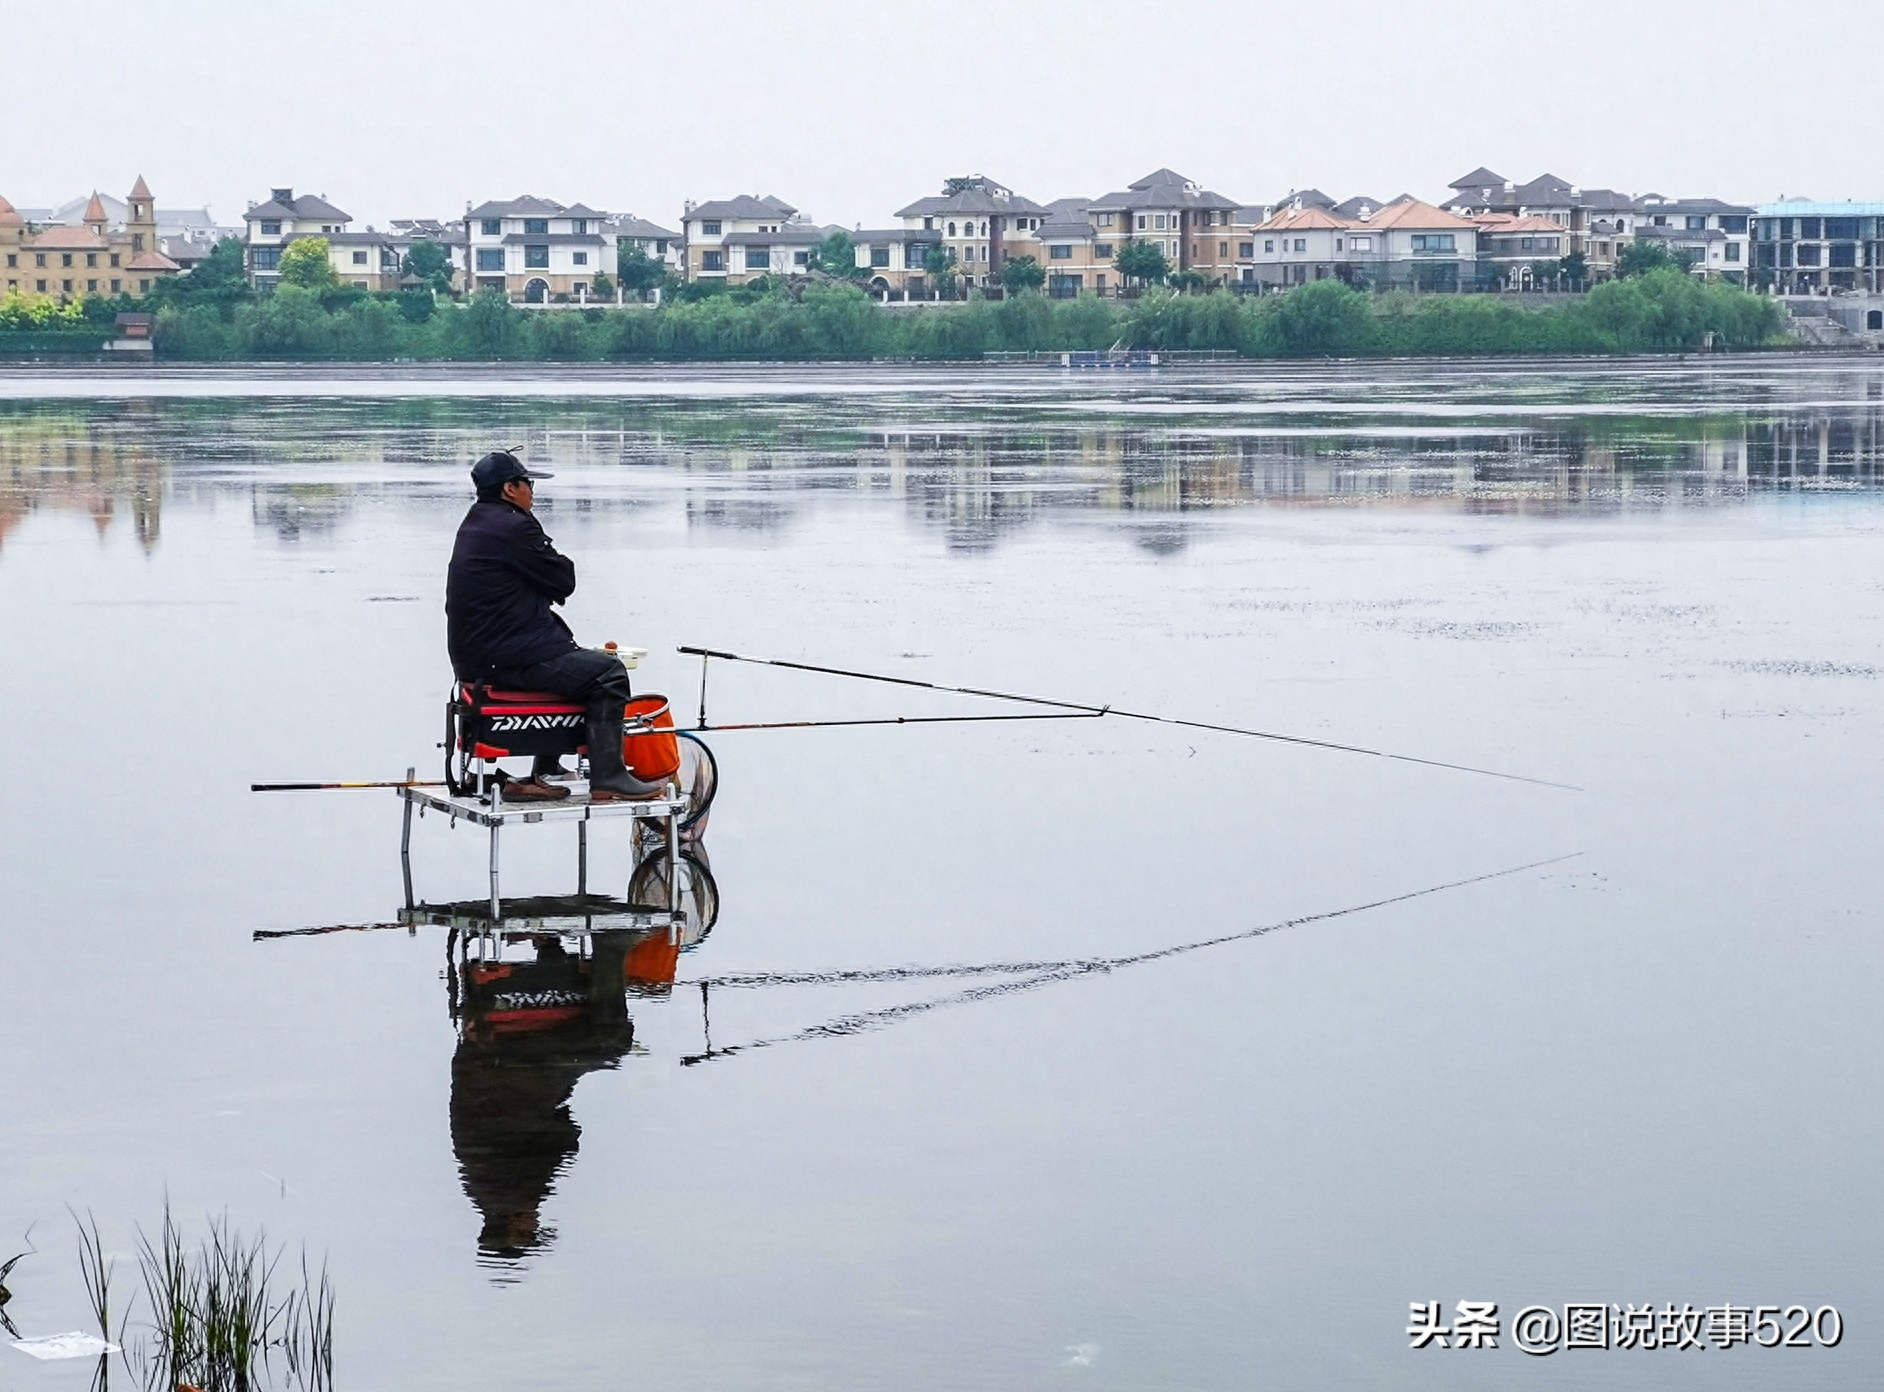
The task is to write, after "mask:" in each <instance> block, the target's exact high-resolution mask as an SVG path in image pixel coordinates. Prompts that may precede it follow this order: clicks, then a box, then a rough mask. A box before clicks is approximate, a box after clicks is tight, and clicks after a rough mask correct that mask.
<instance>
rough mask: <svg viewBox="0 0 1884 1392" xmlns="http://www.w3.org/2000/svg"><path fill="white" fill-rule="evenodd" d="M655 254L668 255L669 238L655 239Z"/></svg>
mask: <svg viewBox="0 0 1884 1392" xmlns="http://www.w3.org/2000/svg"><path fill="white" fill-rule="evenodd" d="M654 254H655V255H656V256H665V255H667V238H665V237H656V238H655V239H654Z"/></svg>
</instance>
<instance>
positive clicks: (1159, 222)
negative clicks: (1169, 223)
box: [1151, 213, 1164, 232]
mask: <svg viewBox="0 0 1884 1392" xmlns="http://www.w3.org/2000/svg"><path fill="white" fill-rule="evenodd" d="M1151 225H1152V226H1153V227H1155V228H1156V229H1157V230H1158V231H1160V232H1162V231H1164V214H1163V213H1154V214H1153V215H1152V219H1151Z"/></svg>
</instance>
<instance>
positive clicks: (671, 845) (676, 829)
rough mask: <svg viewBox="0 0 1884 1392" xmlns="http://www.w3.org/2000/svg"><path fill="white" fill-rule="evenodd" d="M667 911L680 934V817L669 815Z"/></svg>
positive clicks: (674, 814) (670, 813)
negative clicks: (671, 915)
mask: <svg viewBox="0 0 1884 1392" xmlns="http://www.w3.org/2000/svg"><path fill="white" fill-rule="evenodd" d="M667 911H668V913H670V914H673V915H675V920H674V933H675V936H676V937H678V936H679V934H680V920H679V914H680V816H679V814H678V813H675V812H669V813H668V814H667Z"/></svg>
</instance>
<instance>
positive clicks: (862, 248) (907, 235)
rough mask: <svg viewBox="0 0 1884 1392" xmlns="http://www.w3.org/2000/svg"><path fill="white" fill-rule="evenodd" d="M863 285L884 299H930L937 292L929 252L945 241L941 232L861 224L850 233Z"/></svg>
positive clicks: (918, 228)
mask: <svg viewBox="0 0 1884 1392" xmlns="http://www.w3.org/2000/svg"><path fill="white" fill-rule="evenodd" d="M850 241H851V247H852V249H853V250H854V251H855V252H856V256H857V269H858V270H860V271H862V272H864V280H863V286H864V289H866V290H868V291H869V292H870V293H871V294H872V295H874V296H876V297H877V298H878V299H880V300H927V299H933V298H934V295H935V286H934V284H933V281H934V277H933V276H932V275H931V274H930V272H929V267H928V258H929V254H930V253H931V252H932V251H934V250H936V249H937V248H939V247H940V246H941V245H942V238H941V236H940V235H939V234H938V233H936V232H934V231H925V230H923V229H922V228H920V227H917V228H909V227H884V228H878V229H876V230H874V231H865V230H864V229H863V228H861V227H860V228H858V229H857V230H856V231H855V232H852V233H851V234H850Z"/></svg>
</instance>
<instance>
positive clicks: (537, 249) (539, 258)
mask: <svg viewBox="0 0 1884 1392" xmlns="http://www.w3.org/2000/svg"><path fill="white" fill-rule="evenodd" d="M523 265H524V269H526V270H532V271H547V270H548V269H549V248H548V247H546V246H542V245H535V246H530V245H526V246H525V247H524V249H523Z"/></svg>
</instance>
